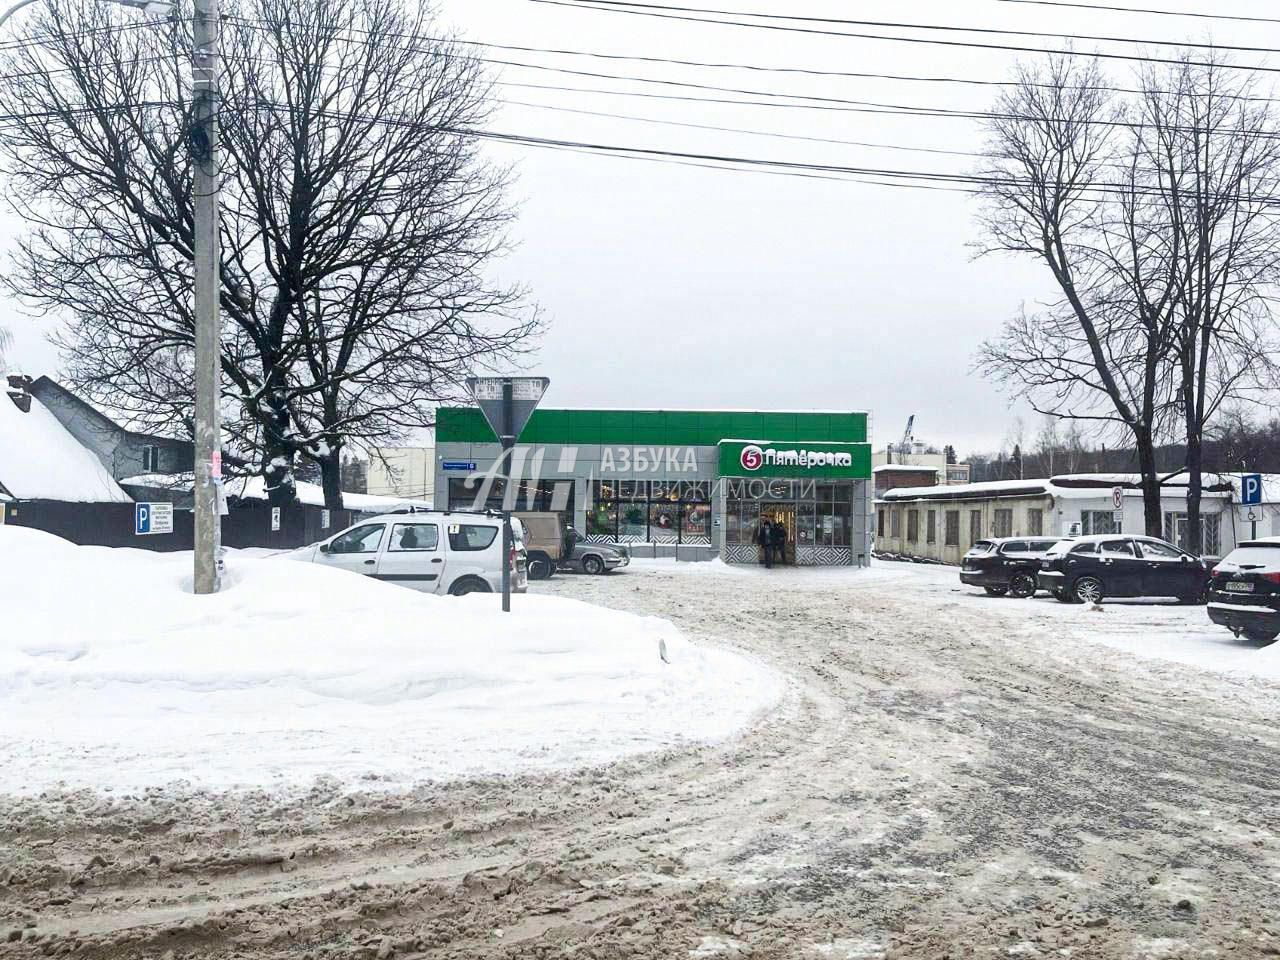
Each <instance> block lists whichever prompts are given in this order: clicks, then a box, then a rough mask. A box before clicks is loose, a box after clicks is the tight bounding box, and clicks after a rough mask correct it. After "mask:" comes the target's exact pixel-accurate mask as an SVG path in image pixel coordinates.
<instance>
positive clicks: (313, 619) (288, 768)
mask: <svg viewBox="0 0 1280 960" xmlns="http://www.w3.org/2000/svg"><path fill="white" fill-rule="evenodd" d="M190 566H191V555H190V554H189V553H179V554H153V553H149V552H146V551H141V550H131V549H122V550H111V549H107V548H102V547H75V546H72V545H71V544H69V543H67V542H66V541H63V540H60V539H58V538H56V537H52V536H49V535H48V534H44V533H40V532H37V531H33V530H28V529H23V528H17V527H0V610H3V611H4V620H3V628H0V703H3V704H4V709H3V711H2V713H0V757H3V758H4V761H3V763H2V764H0V766H2V767H3V769H4V777H3V785H2V786H0V790H6V791H20V792H31V791H37V790H41V789H43V788H45V787H47V786H49V785H51V784H54V783H57V782H66V783H67V784H69V785H83V784H87V785H94V786H98V787H113V788H118V789H128V788H136V787H141V786H148V785H155V784H161V783H165V782H169V781H173V780H178V779H185V780H189V781H191V782H193V783H196V784H199V785H202V786H211V787H234V786H250V785H253V786H258V785H263V784H267V785H274V786H278V787H281V788H288V787H294V786H305V785H307V784H309V782H310V781H311V779H312V778H313V777H315V776H317V775H320V774H330V775H334V776H337V777H338V778H340V779H342V780H344V781H347V782H351V781H355V780H360V779H366V780H367V779H372V780H377V781H379V782H381V783H382V784H383V785H385V786H388V787H394V786H404V785H407V784H410V783H413V782H416V781H420V780H424V779H439V778H450V777H456V776H465V775H470V774H483V773H503V772H510V771H516V770H521V769H530V768H547V767H565V766H576V765H583V764H591V763H598V762H606V761H609V760H612V759H615V758H617V757H619V756H622V755H624V754H627V753H633V752H637V751H645V750H652V749H657V748H662V747H667V746H672V745H679V744H685V743H689V742H693V741H714V740H719V739H723V738H726V737H728V736H730V735H732V734H733V733H735V732H736V731H738V730H739V729H741V728H742V727H743V726H744V725H745V724H747V723H749V722H750V721H751V720H752V718H753V717H754V716H756V715H757V714H758V712H759V711H761V710H762V709H765V708H766V707H768V706H769V705H771V704H772V703H773V702H774V701H775V700H776V699H777V697H778V695H779V693H780V689H781V688H780V681H779V679H778V678H777V677H776V675H775V674H773V673H771V672H770V671H768V670H767V669H766V668H764V667H762V666H760V665H758V664H756V663H755V662H754V661H750V660H747V659H745V658H743V657H740V656H738V655H736V654H733V653H729V652H727V651H723V650H719V649H715V648H709V647H704V646H702V645H695V644H693V643H690V642H689V641H688V640H686V639H685V638H684V637H683V636H682V635H681V634H680V633H679V631H677V630H676V628H675V627H674V626H673V625H672V624H670V623H669V622H667V621H665V620H659V619H655V618H646V617H638V616H635V615H632V614H626V613H621V612H616V611H611V610H606V609H602V608H599V607H594V606H591V605H588V604H584V603H580V602H577V601H572V600H566V599H560V598H552V597H537V596H518V597H516V598H515V599H514V602H513V607H514V608H515V612H514V613H513V614H510V615H504V614H502V613H501V611H500V609H499V603H498V598H496V597H494V596H486V595H480V596H470V597H464V598H450V597H434V596H429V595H424V594H419V593H416V592H414V591H411V590H407V589H404V588H402V587H398V586H394V585H391V584H385V583H379V582H376V581H372V580H367V579H365V578H363V577H358V576H356V575H354V574H350V573H345V572H342V571H337V570H330V569H324V568H321V567H317V566H314V565H312V564H304V563H296V562H292V561H290V560H285V559H274V560H270V559H252V558H248V557H244V556H238V555H233V556H231V557H229V559H228V580H229V586H228V587H227V588H226V589H225V590H224V591H223V592H222V593H220V594H218V595H216V596H212V597H197V596H195V595H193V594H191V593H190V592H188V591H189V588H190V579H191V571H190ZM660 645H661V646H662V647H663V648H664V649H665V651H666V656H667V659H668V660H669V662H664V661H663V660H662V659H661V658H660V655H659V647H660Z"/></svg>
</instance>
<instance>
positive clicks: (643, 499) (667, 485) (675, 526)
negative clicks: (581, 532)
mask: <svg viewBox="0 0 1280 960" xmlns="http://www.w3.org/2000/svg"><path fill="white" fill-rule="evenodd" d="M592 493H593V501H592V507H591V509H590V510H589V511H588V516H587V536H588V538H589V539H593V540H595V541H596V542H600V541H606V540H607V541H619V542H623V543H659V544H685V545H690V544H692V545H694V546H710V544H711V484H710V483H709V482H707V481H701V480H692V481H691V480H620V481H605V480H601V481H596V484H595V487H594V488H593V490H592ZM735 516H736V515H735ZM736 522H737V521H736V520H730V519H729V518H726V520H725V523H726V527H725V540H726V542H728V543H735V542H737V541H736V540H733V539H730V537H732V536H740V535H741V531H740V529H739V530H736V531H735V530H734V529H733V528H732V527H731V526H730V524H733V523H736Z"/></svg>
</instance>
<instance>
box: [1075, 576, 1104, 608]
mask: <svg viewBox="0 0 1280 960" xmlns="http://www.w3.org/2000/svg"><path fill="white" fill-rule="evenodd" d="M1074 592H1075V595H1076V599H1077V600H1078V601H1080V602H1081V603H1101V602H1102V598H1103V597H1105V596H1106V591H1105V590H1103V589H1102V581H1101V580H1099V579H1098V578H1097V577H1081V578H1080V579H1079V580H1077V581H1076V585H1075V590H1074Z"/></svg>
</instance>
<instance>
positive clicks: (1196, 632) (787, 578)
mask: <svg viewBox="0 0 1280 960" xmlns="http://www.w3.org/2000/svg"><path fill="white" fill-rule="evenodd" d="M626 573H631V574H632V575H634V574H645V573H649V574H678V575H687V576H713V577H714V576H725V577H735V578H742V579H744V580H745V581H746V582H750V583H756V582H760V583H771V584H773V585H775V586H776V587H778V588H781V589H785V590H787V591H806V590H829V589H833V588H839V589H850V590H854V591H857V590H858V589H860V588H863V587H866V588H871V587H877V588H878V587H884V586H889V585H893V584H894V583H895V581H896V586H897V587H898V588H900V590H901V592H902V595H903V596H906V597H915V598H917V599H919V600H920V602H921V603H923V604H929V605H940V604H947V603H960V604H963V605H964V606H965V607H967V608H968V607H971V608H973V609H976V610H983V611H987V612H990V613H991V615H992V618H993V622H992V629H993V630H999V631H1003V632H1006V633H1008V634H1009V635H1010V637H1011V638H1017V639H1021V640H1025V641H1036V640H1049V641H1052V640H1053V639H1054V638H1059V639H1066V638H1070V639H1072V640H1078V641H1084V642H1087V643H1096V644H1099V645H1101V646H1104V647H1110V648H1112V649H1115V650H1121V651H1124V652H1125V653H1129V654H1133V655H1134V656H1136V657H1140V658H1146V659H1153V660H1162V661H1166V662H1169V663H1175V664H1182V665H1185V666H1189V667H1196V668H1198V669H1202V670H1210V671H1214V672H1217V673H1225V674H1233V675H1243V676H1255V677H1265V678H1272V679H1274V678H1280V642H1277V643H1275V644H1272V645H1269V646H1259V645H1258V644H1254V643H1251V642H1249V641H1247V640H1244V639H1239V640H1237V639H1236V638H1235V637H1233V636H1232V635H1231V633H1230V632H1229V631H1228V630H1227V629H1226V628H1225V627H1220V626H1218V625H1217V624H1214V623H1211V622H1210V621H1209V616H1208V614H1207V613H1206V612H1205V608H1204V607H1203V606H1190V607H1184V606H1180V605H1178V604H1177V603H1175V602H1173V601H1166V600H1107V601H1106V602H1105V603H1104V604H1103V605H1102V606H1101V607H1085V606H1080V605H1076V604H1063V603H1059V602H1057V601H1056V600H1054V599H1052V598H1051V597H1049V596H1047V595H1046V594H1038V595H1037V596H1036V597H1035V599H1032V600H1018V599H1015V598H1012V597H988V596H987V595H986V594H985V593H983V592H982V590H981V589H979V588H977V587H968V586H965V585H964V584H962V583H960V580H959V571H958V569H957V568H956V567H948V566H941V565H935V564H915V563H904V562H896V561H880V560H876V561H873V563H872V566H871V569H869V570H859V569H854V568H835V567H831V568H814V569H796V568H794V567H787V568H782V569H773V570H766V569H764V568H763V567H759V566H734V565H729V564H724V563H721V562H719V561H718V560H717V561H712V562H710V563H677V562H676V561H674V560H634V561H632V565H631V567H630V569H629V571H626ZM624 575H625V574H624ZM615 576H617V574H615Z"/></svg>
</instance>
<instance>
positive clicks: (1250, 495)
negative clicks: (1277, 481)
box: [1240, 473, 1262, 506]
mask: <svg viewBox="0 0 1280 960" xmlns="http://www.w3.org/2000/svg"><path fill="white" fill-rule="evenodd" d="M1240 502H1241V503H1243V504H1245V505H1246V506H1248V505H1250V504H1258V503H1261V502H1262V474H1260V473H1244V474H1241V475H1240Z"/></svg>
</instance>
